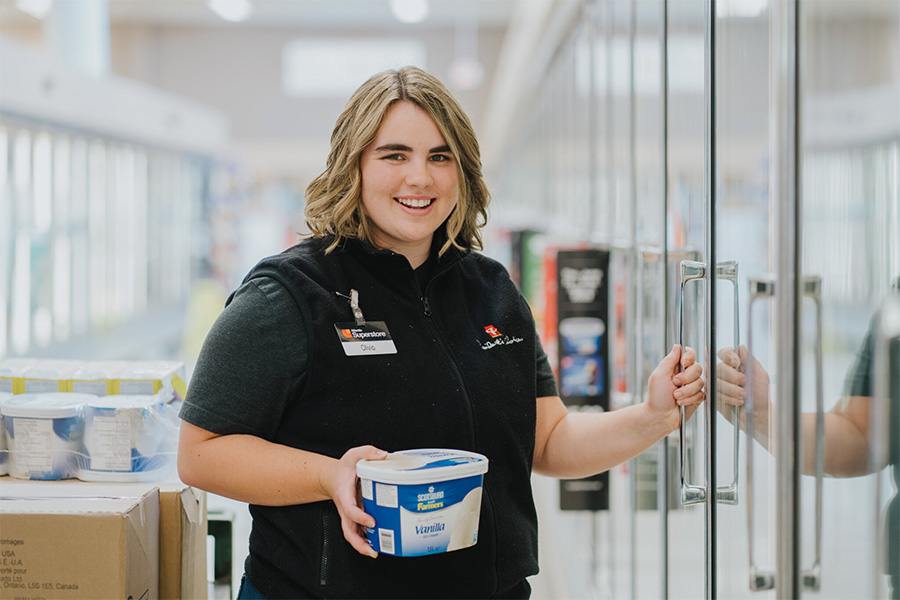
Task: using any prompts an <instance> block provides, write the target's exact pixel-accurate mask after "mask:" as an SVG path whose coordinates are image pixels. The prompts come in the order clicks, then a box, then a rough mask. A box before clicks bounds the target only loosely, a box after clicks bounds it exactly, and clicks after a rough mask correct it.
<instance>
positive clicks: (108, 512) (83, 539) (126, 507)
mask: <svg viewBox="0 0 900 600" xmlns="http://www.w3.org/2000/svg"><path fill="white" fill-rule="evenodd" d="M6 483H7V482H6V481H4V482H0V592H2V596H3V597H5V598H22V599H33V600H38V599H42V598H59V599H67V598H79V599H80V598H135V599H138V598H143V599H149V598H156V597H157V596H158V595H159V588H158V586H159V567H158V565H159V493H158V490H157V488H155V487H154V488H151V489H147V490H145V492H144V493H143V494H142V495H140V496H139V497H111V496H107V497H53V496H52V495H51V496H22V495H19V494H17V493H16V490H15V488H14V486H9V485H5V484H6Z"/></svg>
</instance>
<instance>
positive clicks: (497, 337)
mask: <svg viewBox="0 0 900 600" xmlns="http://www.w3.org/2000/svg"><path fill="white" fill-rule="evenodd" d="M484 330H485V331H486V332H487V334H488V335H489V336H491V339H490V341H487V342H484V343H482V342H479V344H480V345H481V349H482V350H490V349H491V348H493V347H495V346H504V345H506V344H515V343H516V342H523V341H525V340H523V339H522V338H520V337H515V336H513V337H510V336H508V335H503V334H502V333H500V330H499V329H497V328H496V327H494V326H493V325H486V326H485V328H484Z"/></svg>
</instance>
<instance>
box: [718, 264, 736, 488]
mask: <svg viewBox="0 0 900 600" xmlns="http://www.w3.org/2000/svg"><path fill="white" fill-rule="evenodd" d="M716 279H724V280H726V281H730V282H731V283H732V285H734V351H735V352H737V351H738V348H739V347H740V344H741V341H740V336H741V328H740V322H739V320H738V319H739V317H740V303H739V302H738V263H737V261H734V260H728V261H724V262H720V263H718V264H716ZM739 412H740V410H739V408H738V406H737V405H735V406H732V407H731V418H732V423H733V425H734V442H733V448H734V453H733V457H734V458H733V467H732V473H733V474H734V479H733V480H732V482H731V483H730V484H729V485H725V486H718V487H716V502H719V503H721V504H731V505H735V504H737V503H738V471H739V470H740V467H739V466H738V454H739V453H740V440H741V438H740V434H741V427H740V422H739V420H738V413H739Z"/></svg>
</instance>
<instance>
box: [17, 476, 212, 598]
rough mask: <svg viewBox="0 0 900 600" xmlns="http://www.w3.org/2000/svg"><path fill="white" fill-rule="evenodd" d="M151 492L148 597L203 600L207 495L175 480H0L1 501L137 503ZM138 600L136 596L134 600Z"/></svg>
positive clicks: (205, 592) (206, 588)
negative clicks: (153, 555) (152, 580)
mask: <svg viewBox="0 0 900 600" xmlns="http://www.w3.org/2000/svg"><path fill="white" fill-rule="evenodd" d="M151 490H156V491H157V493H158V496H159V521H158V522H159V529H158V539H159V561H158V573H159V579H158V594H155V595H154V596H152V598H156V597H159V598H162V599H164V600H177V599H185V600H188V599H190V600H206V598H207V596H208V584H207V581H206V531H207V527H206V525H207V516H206V515H207V510H206V492H203V491H201V490H198V489H196V488H192V487H190V486H188V485H185V484H184V483H181V482H180V481H176V482H166V483H88V482H83V481H78V480H74V479H70V480H65V481H26V480H17V479H11V478H9V477H2V478H0V496H7V495H10V494H16V495H19V496H31V497H38V496H40V497H57V498H72V497H92V496H93V497H96V496H107V497H129V498H139V497H141V496H143V495H144V494H146V493H148V492H149V491H151ZM0 510H2V509H0ZM0 552H2V550H0ZM0 561H2V557H0ZM155 571H156V569H155ZM0 586H2V584H0ZM4 597H6V594H5V593H3V588H2V587H0V598H4ZM48 597H49V596H48ZM138 598H139V596H135V600H138ZM143 600H147V599H146V598H145V599H143Z"/></svg>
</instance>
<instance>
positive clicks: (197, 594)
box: [159, 481, 209, 600]
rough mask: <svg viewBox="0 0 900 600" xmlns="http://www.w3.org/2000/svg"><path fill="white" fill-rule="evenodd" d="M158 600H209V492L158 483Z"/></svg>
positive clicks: (178, 484)
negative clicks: (207, 553)
mask: <svg viewBox="0 0 900 600" xmlns="http://www.w3.org/2000/svg"><path fill="white" fill-rule="evenodd" d="M159 509H160V512H159V515H160V516H159V597H160V598H162V599H163V600H175V599H178V598H181V599H184V600H195V599H196V600H206V598H207V596H208V592H209V585H208V582H207V581H206V531H207V529H206V525H207V520H206V492H203V491H201V490H198V489H196V488H192V487H190V486H187V485H185V484H183V483H181V482H180V481H179V482H176V483H161V484H159Z"/></svg>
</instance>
